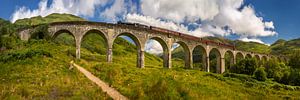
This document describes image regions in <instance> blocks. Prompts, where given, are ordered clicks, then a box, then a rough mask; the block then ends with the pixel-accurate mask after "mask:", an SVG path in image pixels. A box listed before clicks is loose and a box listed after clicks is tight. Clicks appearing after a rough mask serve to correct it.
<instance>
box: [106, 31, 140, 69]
mask: <svg viewBox="0 0 300 100" xmlns="http://www.w3.org/2000/svg"><path fill="white" fill-rule="evenodd" d="M119 36H127V37H129V38H130V39H132V40H133V42H134V44H135V45H136V49H137V61H136V63H137V64H136V66H137V67H138V68H144V50H143V49H144V48H142V47H141V41H140V40H139V38H138V37H137V36H135V35H134V34H133V33H130V32H121V33H118V34H116V35H115V37H113V39H112V42H111V44H108V45H109V46H108V54H107V55H108V59H109V60H108V61H109V62H111V61H112V53H113V52H112V47H113V44H114V42H115V40H116V39H117V38H118V37H119Z"/></svg>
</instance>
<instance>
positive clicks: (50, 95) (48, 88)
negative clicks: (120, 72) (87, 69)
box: [0, 40, 109, 100]
mask: <svg viewBox="0 0 300 100" xmlns="http://www.w3.org/2000/svg"><path fill="white" fill-rule="evenodd" d="M69 51H75V48H74V47H72V46H64V45H58V44H56V43H53V42H48V41H43V40H41V41H31V42H30V43H23V44H20V45H18V46H17V47H16V48H14V49H11V50H7V51H4V52H1V53H0V55H1V56H0V69H1V70H0V91H1V92H0V99H2V100H3V99H64V98H69V99H108V98H109V97H108V96H107V95H106V94H105V93H103V92H102V90H101V89H100V88H99V87H98V86H97V85H96V84H94V83H92V82H90V81H89V80H88V79H87V78H86V77H85V76H84V75H82V74H81V73H80V72H78V71H77V70H70V69H69V62H70V61H71V60H73V59H74V58H75V57H74V56H72V54H70V53H69Z"/></svg>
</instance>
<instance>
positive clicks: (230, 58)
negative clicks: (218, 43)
mask: <svg viewBox="0 0 300 100" xmlns="http://www.w3.org/2000/svg"><path fill="white" fill-rule="evenodd" d="M224 59H225V71H227V70H228V69H231V68H232V67H233V65H234V63H235V62H234V54H233V52H232V51H231V50H227V51H226V52H225V55H224Z"/></svg>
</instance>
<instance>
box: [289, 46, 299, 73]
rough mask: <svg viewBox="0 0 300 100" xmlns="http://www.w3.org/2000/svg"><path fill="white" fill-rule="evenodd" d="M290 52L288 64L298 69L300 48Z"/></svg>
mask: <svg viewBox="0 0 300 100" xmlns="http://www.w3.org/2000/svg"><path fill="white" fill-rule="evenodd" d="M292 54H293V55H292V56H291V57H290V60H289V66H291V68H296V69H300V63H299V62H300V50H296V51H294V52H293V53H292Z"/></svg>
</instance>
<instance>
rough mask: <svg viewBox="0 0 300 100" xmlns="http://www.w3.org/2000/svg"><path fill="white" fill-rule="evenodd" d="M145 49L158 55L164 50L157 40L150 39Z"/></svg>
mask: <svg viewBox="0 0 300 100" xmlns="http://www.w3.org/2000/svg"><path fill="white" fill-rule="evenodd" d="M145 50H146V52H149V53H151V54H156V55H158V54H161V53H162V52H163V48H162V46H161V45H160V44H159V42H157V41H156V40H148V41H147V44H146V47H145Z"/></svg>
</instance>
